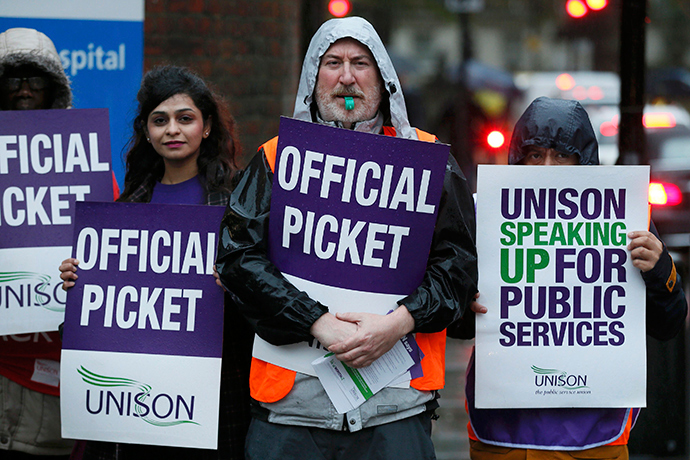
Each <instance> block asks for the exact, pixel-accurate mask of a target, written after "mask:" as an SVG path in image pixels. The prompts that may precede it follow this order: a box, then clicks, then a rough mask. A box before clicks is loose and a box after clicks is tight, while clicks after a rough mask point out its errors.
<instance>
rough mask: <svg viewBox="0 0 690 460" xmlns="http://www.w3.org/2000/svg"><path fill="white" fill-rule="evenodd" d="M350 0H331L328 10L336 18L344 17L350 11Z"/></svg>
mask: <svg viewBox="0 0 690 460" xmlns="http://www.w3.org/2000/svg"><path fill="white" fill-rule="evenodd" d="M350 6H351V5H350V2H349V0H330V1H329V2H328V12H329V13H331V14H332V15H333V16H335V17H336V18H342V17H344V16H346V15H347V13H349V12H350Z"/></svg>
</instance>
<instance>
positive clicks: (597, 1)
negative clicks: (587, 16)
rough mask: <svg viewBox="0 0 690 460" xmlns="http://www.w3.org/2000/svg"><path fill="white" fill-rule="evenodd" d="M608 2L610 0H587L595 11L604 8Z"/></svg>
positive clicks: (588, 4)
mask: <svg viewBox="0 0 690 460" xmlns="http://www.w3.org/2000/svg"><path fill="white" fill-rule="evenodd" d="M608 3H609V2H608V0H587V6H588V7H590V8H591V9H593V10H594V11H599V10H603V9H604V8H606V5H608Z"/></svg>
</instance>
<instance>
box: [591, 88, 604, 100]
mask: <svg viewBox="0 0 690 460" xmlns="http://www.w3.org/2000/svg"><path fill="white" fill-rule="evenodd" d="M587 96H588V97H589V98H590V99H591V100H593V101H598V100H600V99H603V98H604V92H603V91H602V90H601V88H599V87H598V86H590V87H589V89H588V90H587Z"/></svg>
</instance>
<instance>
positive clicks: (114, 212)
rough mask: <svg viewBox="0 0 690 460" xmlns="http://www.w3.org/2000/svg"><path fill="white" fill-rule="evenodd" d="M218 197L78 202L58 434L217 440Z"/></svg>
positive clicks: (193, 443)
mask: <svg viewBox="0 0 690 460" xmlns="http://www.w3.org/2000/svg"><path fill="white" fill-rule="evenodd" d="M223 211H224V208H223V207H220V206H183V205H154V204H146V203H78V204H77V207H76V216H75V232H74V239H73V244H74V246H73V247H74V252H73V255H74V257H76V258H78V259H79V260H80V265H79V271H78V274H79V279H78V280H77V283H76V285H75V287H73V288H72V289H71V290H70V291H69V293H68V296H67V310H66V312H65V326H64V336H63V351H62V368H61V376H60V378H61V389H62V393H61V408H62V430H63V431H62V433H63V437H67V438H74V439H90V440H100V441H115V442H129V443H139V444H159V445H172V446H179V447H197V448H210V449H214V448H216V447H217V439H218V438H217V434H218V404H219V391H220V367H221V355H222V343H223V292H222V289H221V288H219V287H218V286H217V285H216V284H215V280H214V278H213V263H214V261H215V255H216V245H217V232H218V228H219V225H220V221H221V218H222V216H223Z"/></svg>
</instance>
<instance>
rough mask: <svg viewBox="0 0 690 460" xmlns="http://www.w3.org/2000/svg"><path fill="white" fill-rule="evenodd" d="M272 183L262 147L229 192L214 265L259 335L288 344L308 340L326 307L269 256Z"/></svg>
mask: <svg viewBox="0 0 690 460" xmlns="http://www.w3.org/2000/svg"><path fill="white" fill-rule="evenodd" d="M272 184H273V173H272V172H271V169H270V167H269V165H268V163H267V162H266V158H265V155H264V152H263V150H259V152H258V153H257V155H255V156H254V158H253V160H252V162H251V163H250V164H249V166H247V168H246V169H245V170H244V171H243V172H242V173H240V176H239V178H238V181H237V185H236V186H235V188H234V190H233V192H232V194H231V195H230V201H229V202H228V206H227V208H226V210H225V215H224V216H223V220H222V223H221V228H220V238H219V242H218V256H217V259H216V268H217V270H218V274H219V276H220V279H221V282H222V283H223V285H224V286H225V288H226V289H227V290H228V291H230V293H231V294H232V295H233V299H234V300H235V302H236V303H237V306H238V308H239V309H240V311H241V313H242V314H243V315H244V317H245V318H246V319H247V320H248V321H249V323H250V324H251V325H252V327H253V328H254V330H255V331H256V333H257V334H258V335H259V337H261V338H262V339H264V340H266V341H267V342H269V343H271V344H273V345H285V344H289V343H296V342H301V341H304V340H309V339H310V338H311V334H310V333H309V329H310V328H311V325H312V324H313V323H314V322H315V321H316V320H317V319H319V318H320V317H321V316H322V315H323V314H324V313H326V312H327V311H328V309H327V308H326V307H325V306H324V305H322V304H320V303H319V302H317V301H315V300H313V299H311V298H310V297H309V296H308V295H307V294H306V293H304V292H302V291H300V290H298V289H297V288H296V287H295V286H293V285H292V284H291V283H290V282H289V281H288V280H287V279H285V277H283V275H282V274H281V272H280V271H279V270H278V268H276V266H275V265H273V263H271V262H270V261H269V259H268V247H267V244H268V243H267V242H268V215H269V212H270V204H271V188H272Z"/></svg>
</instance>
